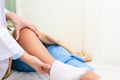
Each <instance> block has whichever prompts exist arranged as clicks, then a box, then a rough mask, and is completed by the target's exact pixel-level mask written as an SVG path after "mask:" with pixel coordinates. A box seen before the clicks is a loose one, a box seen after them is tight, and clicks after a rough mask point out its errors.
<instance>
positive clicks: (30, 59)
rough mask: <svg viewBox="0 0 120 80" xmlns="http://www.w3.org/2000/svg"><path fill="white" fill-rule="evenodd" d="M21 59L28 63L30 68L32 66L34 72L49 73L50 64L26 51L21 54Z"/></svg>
mask: <svg viewBox="0 0 120 80" xmlns="http://www.w3.org/2000/svg"><path fill="white" fill-rule="evenodd" d="M21 59H22V60H23V61H24V62H25V63H27V64H28V65H30V66H31V67H32V68H34V69H35V70H36V72H38V73H41V74H49V71H50V69H51V65H49V64H45V63H43V62H42V61H40V60H39V59H38V58H37V57H35V56H32V55H29V54H28V53H24V54H23V55H22V56H21Z"/></svg>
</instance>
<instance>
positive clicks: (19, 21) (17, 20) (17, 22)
mask: <svg viewBox="0 0 120 80" xmlns="http://www.w3.org/2000/svg"><path fill="white" fill-rule="evenodd" d="M6 19H7V20H11V21H12V23H13V26H14V27H15V39H16V40H18V39H19V32H20V30H21V29H23V28H25V27H27V28H29V29H31V30H32V31H34V32H35V34H36V35H37V36H38V37H39V35H38V29H37V28H36V27H35V26H34V25H33V24H32V23H31V22H29V21H27V20H25V19H23V18H21V17H19V16H17V15H16V14H14V13H12V12H8V13H7V14H6Z"/></svg>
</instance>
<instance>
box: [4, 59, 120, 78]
mask: <svg viewBox="0 0 120 80" xmlns="http://www.w3.org/2000/svg"><path fill="white" fill-rule="evenodd" d="M88 64H89V65H92V66H93V67H94V68H95V72H96V73H98V74H99V75H101V77H103V78H105V79H106V80H120V67H117V66H112V65H107V64H103V63H96V62H93V61H92V62H90V63H88ZM6 80H50V78H49V76H48V75H42V74H37V73H35V72H30V73H24V72H17V71H12V72H11V75H10V76H9V77H8V78H7V79H6Z"/></svg>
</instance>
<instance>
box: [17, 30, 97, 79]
mask: <svg viewBox="0 0 120 80" xmlns="http://www.w3.org/2000/svg"><path fill="white" fill-rule="evenodd" d="M18 42H19V44H20V45H21V46H22V47H23V48H24V49H25V50H26V51H27V52H28V53H29V54H31V55H34V56H36V57H38V58H39V59H40V60H41V61H43V62H44V63H48V64H51V65H52V69H51V71H49V72H51V76H52V78H54V79H53V80H73V79H71V76H73V75H74V74H75V73H76V74H78V75H79V76H77V77H75V78H76V79H75V80H79V79H80V78H79V77H81V76H82V75H83V74H85V73H86V75H84V76H83V77H82V78H81V80H97V79H98V78H99V77H98V76H97V75H96V74H95V73H94V72H93V71H90V70H86V69H78V68H75V67H73V66H69V65H65V64H63V63H60V62H57V61H56V60H55V59H54V58H53V57H52V56H51V55H50V54H49V52H48V51H47V50H46V48H45V47H44V46H43V44H42V43H41V42H40V41H39V39H38V37H37V36H36V35H35V34H34V32H33V31H31V30H30V29H28V28H25V29H23V30H21V32H20V38H19V40H18ZM56 70H57V71H56ZM63 71H64V73H63ZM78 71H79V72H78ZM86 71H87V72H86ZM48 74H49V73H48ZM57 74H58V75H57ZM64 74H65V75H64ZM66 74H69V75H66ZM64 76H65V78H64ZM75 76H76V75H75ZM55 77H56V78H57V79H55ZM60 77H61V78H62V79H61V78H60ZM68 78H70V79H68ZM78 78H79V79H78Z"/></svg>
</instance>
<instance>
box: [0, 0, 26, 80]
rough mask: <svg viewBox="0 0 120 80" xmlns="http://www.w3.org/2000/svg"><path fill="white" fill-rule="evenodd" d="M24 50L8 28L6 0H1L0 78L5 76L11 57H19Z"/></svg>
mask: <svg viewBox="0 0 120 80" xmlns="http://www.w3.org/2000/svg"><path fill="white" fill-rule="evenodd" d="M23 53H24V50H23V49H22V48H21V47H20V46H19V44H18V43H17V42H16V41H15V40H14V39H13V37H12V36H11V35H10V34H9V32H8V30H7V28H6V21H5V11H4V0H0V80H1V79H2V77H3V76H4V74H5V72H6V70H7V67H8V62H9V60H8V59H9V58H10V57H12V58H13V59H17V58H19V57H20V56H21V55H22V54H23Z"/></svg>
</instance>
